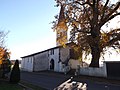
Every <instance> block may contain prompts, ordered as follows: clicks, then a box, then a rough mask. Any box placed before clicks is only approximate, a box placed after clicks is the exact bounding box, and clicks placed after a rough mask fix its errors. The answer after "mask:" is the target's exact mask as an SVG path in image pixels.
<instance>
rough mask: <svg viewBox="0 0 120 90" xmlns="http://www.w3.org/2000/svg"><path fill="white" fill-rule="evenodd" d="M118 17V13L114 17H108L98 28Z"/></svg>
mask: <svg viewBox="0 0 120 90" xmlns="http://www.w3.org/2000/svg"><path fill="white" fill-rule="evenodd" d="M118 15H120V12H119V13H117V14H114V15H112V16H110V17H109V18H108V19H105V20H103V21H102V22H101V23H100V26H103V25H104V24H105V23H106V22H108V21H110V20H112V19H113V18H114V17H116V16H118Z"/></svg>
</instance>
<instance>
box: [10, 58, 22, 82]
mask: <svg viewBox="0 0 120 90" xmlns="http://www.w3.org/2000/svg"><path fill="white" fill-rule="evenodd" d="M19 81H20V68H19V61H18V60H16V61H15V65H14V66H13V69H12V71H11V75H10V83H15V84H16V83H18V82H19Z"/></svg>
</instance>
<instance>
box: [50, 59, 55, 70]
mask: <svg viewBox="0 0 120 90" xmlns="http://www.w3.org/2000/svg"><path fill="white" fill-rule="evenodd" d="M50 70H54V59H51V61H50Z"/></svg>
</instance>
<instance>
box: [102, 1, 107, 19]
mask: <svg viewBox="0 0 120 90" xmlns="http://www.w3.org/2000/svg"><path fill="white" fill-rule="evenodd" d="M108 2H109V0H107V1H106V3H105V5H104V7H103V13H102V17H101V20H102V19H103V17H104V15H105V10H106V9H105V8H106V7H107V4H108Z"/></svg>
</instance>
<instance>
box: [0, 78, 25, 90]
mask: <svg viewBox="0 0 120 90" xmlns="http://www.w3.org/2000/svg"><path fill="white" fill-rule="evenodd" d="M0 90H24V89H23V87H21V86H20V85H18V84H10V83H9V82H8V81H1V80H0Z"/></svg>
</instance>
